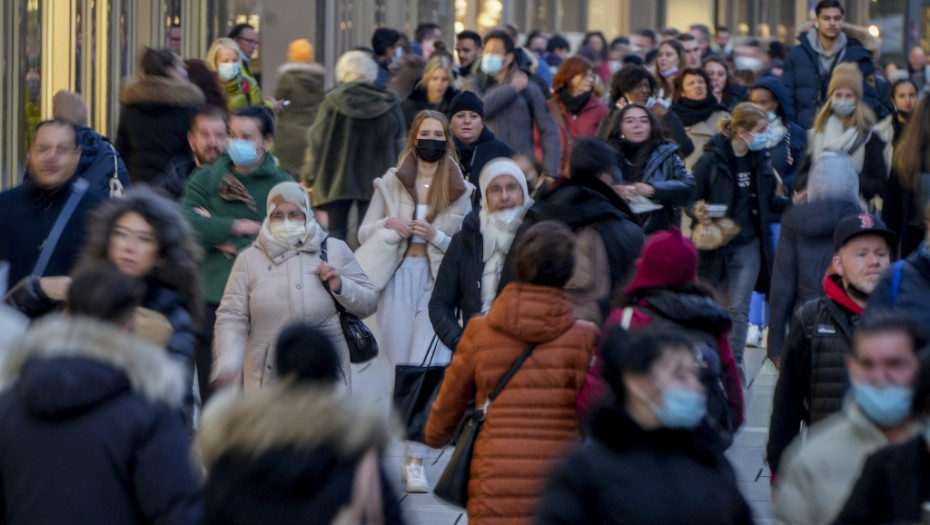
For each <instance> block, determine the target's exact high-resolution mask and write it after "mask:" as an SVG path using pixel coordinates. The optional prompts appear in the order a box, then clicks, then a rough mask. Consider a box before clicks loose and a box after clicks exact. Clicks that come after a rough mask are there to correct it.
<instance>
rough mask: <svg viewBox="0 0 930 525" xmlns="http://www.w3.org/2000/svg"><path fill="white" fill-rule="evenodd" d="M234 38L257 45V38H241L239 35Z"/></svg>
mask: <svg viewBox="0 0 930 525" xmlns="http://www.w3.org/2000/svg"><path fill="white" fill-rule="evenodd" d="M236 40H240V41H242V42H246V43H249V44H252V45H253V46H257V45H258V39H257V38H241V37H240V38H237V39H236Z"/></svg>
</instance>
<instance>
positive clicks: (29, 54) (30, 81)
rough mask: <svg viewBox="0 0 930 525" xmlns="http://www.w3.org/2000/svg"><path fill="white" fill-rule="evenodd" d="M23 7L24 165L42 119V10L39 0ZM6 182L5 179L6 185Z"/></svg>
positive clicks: (25, 2) (27, 0) (25, 0)
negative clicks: (33, 136)
mask: <svg viewBox="0 0 930 525" xmlns="http://www.w3.org/2000/svg"><path fill="white" fill-rule="evenodd" d="M21 7H22V10H21V11H20V13H21V15H22V18H20V29H19V30H20V42H19V45H20V56H19V62H20V64H19V65H20V69H19V71H20V75H21V77H20V78H21V83H20V86H19V90H18V92H19V93H20V94H21V96H22V100H23V104H22V106H20V108H21V109H20V111H21V113H20V116H19V117H20V118H19V122H21V123H23V124H24V125H23V126H22V127H20V132H21V135H20V136H19V140H18V143H19V144H20V145H21V147H20V149H19V151H18V154H19V155H21V157H20V158H21V159H23V162H25V157H26V152H27V151H29V146H30V145H31V144H32V135H33V134H34V133H35V129H36V125H37V124H38V123H39V121H40V120H41V118H42V111H41V110H42V106H41V104H42V102H41V101H42V98H41V97H42V93H41V87H42V82H41V81H42V23H41V20H42V8H41V5H40V2H39V1H38V0H22V2H21ZM14 93H15V91H14ZM12 175H13V176H14V177H16V176H17V175H16V174H12ZM6 182H7V181H6V179H5V178H4V183H6Z"/></svg>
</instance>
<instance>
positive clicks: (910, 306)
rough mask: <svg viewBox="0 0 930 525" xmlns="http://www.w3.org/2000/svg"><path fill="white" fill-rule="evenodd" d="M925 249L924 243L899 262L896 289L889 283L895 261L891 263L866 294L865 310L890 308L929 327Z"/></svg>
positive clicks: (929, 261)
mask: <svg viewBox="0 0 930 525" xmlns="http://www.w3.org/2000/svg"><path fill="white" fill-rule="evenodd" d="M926 250H927V243H926V242H924V243H922V244H921V245H920V247H918V248H917V249H916V250H914V252H913V253H911V254H910V255H908V256H907V258H906V259H904V262H903V263H901V264H902V266H901V284H900V286H898V287H897V290H894V289H893V288H894V287H893V285H892V281H893V279H894V274H895V264H896V263H892V264H891V267H890V268H888V270H886V271H885V273H884V275H882V278H881V280H880V281H878V285H876V287H875V291H873V292H872V295H871V296H870V297H869V304H868V306H867V307H866V311H869V312H871V311H873V310H887V309H889V308H894V309H895V310H897V311H900V312H904V313H906V314H908V315H910V316H911V317H913V318H914V320H915V321H917V322H918V323H920V324H921V325H922V326H930V254H928V253H927V251H926ZM892 298H894V300H893V301H892Z"/></svg>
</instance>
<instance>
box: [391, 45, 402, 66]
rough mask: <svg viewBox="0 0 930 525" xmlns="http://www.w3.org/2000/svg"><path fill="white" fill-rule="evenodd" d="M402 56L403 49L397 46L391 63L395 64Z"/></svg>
mask: <svg viewBox="0 0 930 525" xmlns="http://www.w3.org/2000/svg"><path fill="white" fill-rule="evenodd" d="M402 56H404V48H402V47H400V46H398V47H397V48H395V49H394V58H392V59H391V61H392V62H397V61H398V60H400V57H402Z"/></svg>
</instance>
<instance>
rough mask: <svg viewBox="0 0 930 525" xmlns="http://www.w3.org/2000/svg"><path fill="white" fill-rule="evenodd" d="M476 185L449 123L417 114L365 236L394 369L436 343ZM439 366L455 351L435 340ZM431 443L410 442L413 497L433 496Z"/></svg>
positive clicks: (364, 254)
mask: <svg viewBox="0 0 930 525" xmlns="http://www.w3.org/2000/svg"><path fill="white" fill-rule="evenodd" d="M474 190H475V187H474V186H472V185H471V184H470V183H468V182H466V181H465V179H464V178H463V177H462V171H461V170H460V169H459V167H458V164H456V162H455V145H454V144H453V141H452V133H451V132H450V131H449V121H448V120H446V117H445V116H444V115H443V114H442V113H439V112H437V111H432V110H423V111H421V112H419V113H417V116H416V117H414V119H413V123H412V124H411V126H410V135H409V137H408V139H407V147H406V148H405V149H404V151H403V153H401V157H400V163H399V164H398V166H397V168H391V169H390V170H388V172H387V173H385V174H384V176H383V177H381V178H379V179H375V194H374V197H372V199H371V204H370V205H369V207H368V212H367V213H366V214H365V220H364V222H363V223H362V225H361V227H359V230H358V238H359V241H360V242H361V244H362V245H361V246H360V247H359V249H358V251H357V252H356V256H357V257H358V261H359V263H361V265H362V268H364V269H365V272H366V273H367V274H368V276H369V277H370V278H371V281H372V283H373V284H374V285H375V287H376V288H377V289H378V290H380V291H381V299H380V302H379V304H378V326H379V328H380V333H379V337H378V343H379V345H380V347H381V349H382V350H383V351H384V354H385V356H386V357H387V359H388V362H389V363H391V365H398V364H401V365H407V364H414V365H419V364H420V363H421V362H422V361H423V359H424V357H425V355H426V352H427V349H428V348H429V347H430V346H431V341H432V340H433V339H434V338H435V337H436V333H435V332H434V331H433V325H432V323H430V320H429V299H430V296H431V295H432V293H433V283H435V281H436V275H437V274H438V273H439V265H440V263H441V262H442V259H443V256H445V253H446V250H447V249H448V248H449V244H450V243H451V242H452V236H453V235H455V234H456V233H457V232H458V231H459V230H460V229H462V219H464V218H465V215H466V214H468V212H469V211H471V196H472V193H473V192H474ZM436 344H437V347H436V351H435V354H434V355H433V360H432V364H433V365H445V364H448V363H449V361H450V360H451V359H452V353H451V351H450V350H449V349H448V348H446V346H445V345H444V344H442V343H441V342H439V341H438V340H436ZM425 454H426V445H422V444H419V443H415V442H408V447H407V457H408V464H407V465H406V466H405V467H404V471H403V478H404V480H405V481H406V483H407V492H428V491H429V485H428V484H427V482H426V477H425V474H424V472H423V457H424V456H425Z"/></svg>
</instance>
